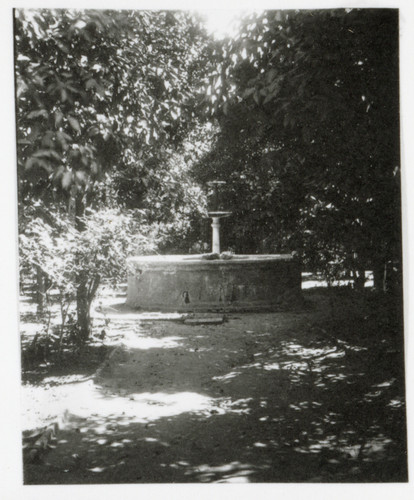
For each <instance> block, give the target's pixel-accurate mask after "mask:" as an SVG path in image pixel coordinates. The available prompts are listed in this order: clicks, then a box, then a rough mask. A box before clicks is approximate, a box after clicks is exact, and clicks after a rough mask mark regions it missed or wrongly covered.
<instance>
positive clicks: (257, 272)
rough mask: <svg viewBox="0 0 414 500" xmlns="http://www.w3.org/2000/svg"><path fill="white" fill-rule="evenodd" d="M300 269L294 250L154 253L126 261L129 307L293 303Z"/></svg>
mask: <svg viewBox="0 0 414 500" xmlns="http://www.w3.org/2000/svg"><path fill="white" fill-rule="evenodd" d="M300 299H301V269H300V263H299V261H298V260H297V259H296V258H294V257H293V256H292V255H290V254H283V255H281V254H280V255H279V254H278V255H233V256H232V258H230V259H217V260H205V259H204V258H202V256H201V255H156V256H145V257H130V258H129V259H128V292H127V302H126V303H127V306H129V307H132V308H134V309H141V310H144V311H167V312H171V311H177V312H207V311H220V312H223V311H225V312H226V311H228V312H230V311H249V312H254V311H265V310H278V309H280V308H283V309H285V308H286V307H288V308H289V306H292V307H293V306H295V305H296V304H297V303H298V301H300Z"/></svg>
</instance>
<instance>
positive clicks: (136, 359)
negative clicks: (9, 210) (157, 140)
mask: <svg viewBox="0 0 414 500" xmlns="http://www.w3.org/2000/svg"><path fill="white" fill-rule="evenodd" d="M311 299H312V297H310V300H311ZM323 300H324V299H323V297H319V298H318V301H319V303H321V302H320V301H322V302H323ZM360 300H361V301H363V302H360V303H359V304H357V305H358V307H357V309H355V305H356V304H355V296H352V299H350V300H348V299H347V296H346V295H343V296H340V298H339V300H336V303H335V302H334V303H333V304H331V305H332V306H333V308H334V309H333V310H329V311H328V308H327V307H325V306H324V307H323V308H322V309H319V310H316V309H315V310H313V311H311V312H309V311H308V312H305V313H303V314H293V313H292V314H290V313H279V314H261V315H245V316H243V315H241V316H238V317H236V316H233V317H230V318H229V321H228V322H227V323H225V324H223V325H219V326H215V327H212V326H197V327H194V326H189V325H182V324H177V323H165V322H164V323H163V322H161V323H159V322H158V323H154V324H149V325H139V324H136V323H135V324H134V323H132V322H131V323H129V324H124V326H123V328H125V332H124V333H125V335H124V340H123V345H121V346H120V347H119V348H118V349H117V350H116V351H115V352H114V353H113V355H112V356H111V357H110V358H108V359H107V361H106V362H105V364H104V365H103V366H102V368H101V369H100V370H99V373H98V375H97V377H96V379H95V383H93V382H92V381H89V382H88V383H86V384H83V385H82V388H79V389H78V390H77V391H76V392H75V393H74V394H73V399H72V402H71V404H70V405H69V408H70V412H69V413H67V414H66V418H65V421H64V423H63V427H62V429H61V430H60V432H59V433H58V436H57V442H56V443H55V445H56V448H55V449H54V450H52V451H51V452H50V453H49V454H47V455H46V456H45V457H44V460H43V462H40V463H38V464H27V465H26V467H25V482H26V483H27V484H66V483H68V484H69V483H72V484H73V483H139V482H143V483H151V482H332V481H334V482H350V481H355V482H359V481H363V482H370V481H405V480H406V474H407V473H406V445H405V440H406V438H405V409H404V370H403V368H404V367H403V351H402V346H403V343H402V337H401V330H400V327H401V324H400V320H399V316H398V314H395V309H394V308H393V307H389V305H388V306H387V304H383V303H379V302H377V301H376V300H374V301H373V300H372V299H371V297H368V298H367V299H366V298H365V297H362V298H360ZM325 305H326V304H325ZM335 308H336V309H335ZM331 313H332V314H331Z"/></svg>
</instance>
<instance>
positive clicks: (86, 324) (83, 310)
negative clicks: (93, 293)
mask: <svg viewBox="0 0 414 500" xmlns="http://www.w3.org/2000/svg"><path fill="white" fill-rule="evenodd" d="M87 283H88V280H87V276H86V275H85V274H84V273H83V274H82V275H81V277H80V279H79V282H78V287H77V292H76V312H77V323H78V328H79V340H80V342H81V343H82V344H83V343H85V342H86V341H87V340H88V338H89V334H90V328H91V315H90V308H91V303H90V301H89V297H88V286H87Z"/></svg>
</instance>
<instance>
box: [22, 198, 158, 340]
mask: <svg viewBox="0 0 414 500" xmlns="http://www.w3.org/2000/svg"><path fill="white" fill-rule="evenodd" d="M40 208H41V207H40ZM36 209H39V206H37V207H36V206H35V207H33V209H32V210H31V211H30V212H31V213H30V212H29V213H28V214H26V220H25V221H24V229H23V230H22V231H21V233H20V235H19V250H20V265H21V272H22V273H23V274H24V276H28V275H30V274H31V273H33V272H34V271H40V273H41V275H42V277H43V279H44V280H45V281H46V283H47V287H46V289H45V294H46V295H47V298H48V299H49V300H48V302H49V301H50V293H51V292H54V293H55V294H56V295H57V300H58V302H59V304H60V306H61V330H62V333H63V328H64V326H65V320H66V318H67V314H68V310H69V307H70V305H71V303H72V302H73V301H74V300H75V299H76V295H77V293H78V290H79V282H80V280H83V279H85V283H84V284H85V289H86V297H85V298H86V304H87V312H88V315H89V308H90V305H91V303H92V301H93V299H94V297H95V294H96V291H97V289H98V286H99V284H100V283H101V281H102V279H106V280H109V281H111V282H112V283H117V282H119V280H120V278H125V269H126V265H125V259H126V257H127V256H128V255H129V254H131V253H148V252H153V251H154V250H155V249H154V246H153V243H152V240H153V239H152V238H150V237H149V236H150V235H149V229H148V226H146V225H145V224H143V223H142V222H141V221H140V219H139V218H137V215H136V214H133V213H132V212H129V213H128V212H127V213H122V214H121V213H120V212H119V211H115V210H106V211H104V210H101V211H99V212H92V211H91V212H90V213H89V214H88V215H86V216H85V217H84V218H83V230H82V231H79V230H78V229H76V228H75V227H74V225H73V224H72V222H71V220H70V219H69V217H68V216H67V215H66V214H65V213H63V214H56V215H54V216H53V218H51V219H50V220H49V222H45V220H44V219H43V218H41V217H39V216H38V215H37V216H36ZM37 212H39V210H37ZM145 233H147V234H148V237H145V236H144V234H145ZM47 321H50V318H48V319H47Z"/></svg>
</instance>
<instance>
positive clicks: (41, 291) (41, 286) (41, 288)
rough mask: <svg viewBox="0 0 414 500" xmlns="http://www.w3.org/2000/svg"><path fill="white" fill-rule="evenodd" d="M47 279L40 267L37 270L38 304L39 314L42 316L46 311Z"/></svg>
mask: <svg viewBox="0 0 414 500" xmlns="http://www.w3.org/2000/svg"><path fill="white" fill-rule="evenodd" d="M45 292H46V286H45V277H44V275H43V272H42V270H41V269H40V267H37V268H36V303H37V313H38V314H42V313H43V312H44V310H45Z"/></svg>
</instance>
